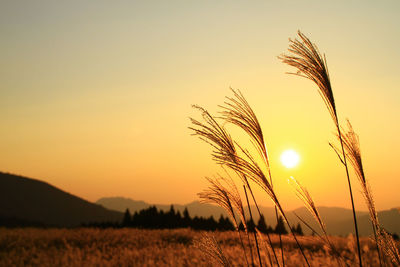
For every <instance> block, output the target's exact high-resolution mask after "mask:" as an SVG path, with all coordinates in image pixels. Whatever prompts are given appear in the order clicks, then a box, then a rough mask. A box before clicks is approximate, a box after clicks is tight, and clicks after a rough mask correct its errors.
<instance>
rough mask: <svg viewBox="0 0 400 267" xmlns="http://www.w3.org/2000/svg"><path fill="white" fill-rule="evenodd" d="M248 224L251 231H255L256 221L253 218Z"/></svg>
mask: <svg viewBox="0 0 400 267" xmlns="http://www.w3.org/2000/svg"><path fill="white" fill-rule="evenodd" d="M246 224H247V230H248V231H249V232H254V231H255V230H256V224H255V223H254V221H253V219H249V220H248V221H247V223H246Z"/></svg>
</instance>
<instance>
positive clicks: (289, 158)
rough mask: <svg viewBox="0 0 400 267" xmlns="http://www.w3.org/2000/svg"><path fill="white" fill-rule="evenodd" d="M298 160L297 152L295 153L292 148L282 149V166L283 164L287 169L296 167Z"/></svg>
mask: <svg viewBox="0 0 400 267" xmlns="http://www.w3.org/2000/svg"><path fill="white" fill-rule="evenodd" d="M299 161H300V156H299V154H297V152H296V151H294V150H292V149H288V150H285V151H283V153H282V155H281V162H282V164H283V166H285V167H286V168H288V169H291V168H293V167H296V166H297V164H299Z"/></svg>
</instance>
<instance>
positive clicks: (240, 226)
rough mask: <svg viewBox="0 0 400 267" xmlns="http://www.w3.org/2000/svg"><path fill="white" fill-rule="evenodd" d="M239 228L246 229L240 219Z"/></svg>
mask: <svg viewBox="0 0 400 267" xmlns="http://www.w3.org/2000/svg"><path fill="white" fill-rule="evenodd" d="M239 230H240V231H244V225H243V223H242V221H240V223H239Z"/></svg>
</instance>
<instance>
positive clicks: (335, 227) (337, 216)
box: [96, 197, 400, 236]
mask: <svg viewBox="0 0 400 267" xmlns="http://www.w3.org/2000/svg"><path fill="white" fill-rule="evenodd" d="M96 203H97V204H100V205H102V206H104V207H106V208H108V209H113V210H117V211H120V212H123V211H125V210H126V209H127V208H128V209H129V210H130V212H131V213H133V212H135V211H139V210H141V209H145V208H148V207H150V206H153V205H151V204H149V203H146V202H144V201H135V200H132V199H129V198H121V197H108V198H101V199H99V200H98V201H96ZM154 206H156V207H157V208H158V209H160V210H164V211H167V210H169V209H170V205H160V204H156V205H154ZM185 207H187V209H188V211H189V214H190V216H192V217H194V216H202V217H209V216H214V218H218V217H219V216H220V215H221V214H223V215H224V216H226V213H225V211H224V210H223V209H222V208H221V207H218V206H215V205H211V204H202V203H200V202H198V201H194V202H191V203H189V204H187V205H180V204H174V209H175V210H177V211H180V212H182V211H183V210H184V209H185ZM259 208H260V211H261V213H262V214H263V215H264V217H265V220H266V222H267V224H268V225H272V226H275V225H276V218H275V209H274V208H272V207H263V206H260V207H259ZM245 210H246V217H247V218H249V213H248V208H246V209H245ZM251 211H252V214H253V216H254V220H255V221H257V220H258V218H259V216H258V212H257V209H256V207H255V206H251ZM318 211H319V213H320V215H321V217H322V219H323V221H324V223H325V225H326V228H327V231H328V233H329V234H331V235H342V236H345V235H348V234H349V233H352V232H354V226H353V212H352V210H351V209H346V208H339V207H318ZM296 215H298V216H299V217H301V218H302V219H303V220H305V221H306V222H307V223H308V224H309V225H310V226H311V227H313V228H314V229H315V230H319V227H318V225H317V223H316V222H315V220H314V219H313V217H312V215H311V214H310V213H309V211H308V210H307V209H306V208H305V207H302V208H298V209H295V210H292V211H288V212H287V217H288V220H289V221H290V223H291V224H292V225H295V224H297V223H299V222H300V220H299V219H298V218H297V216H296ZM356 216H357V222H358V226H359V231H360V234H361V235H363V236H366V235H371V234H372V228H371V223H370V220H369V214H368V212H365V211H357V212H356ZM378 218H379V220H380V223H381V225H382V226H383V227H384V228H385V229H386V230H387V231H389V232H391V233H397V234H400V209H399V208H395V209H391V210H383V211H380V212H378ZM302 226H303V231H304V233H306V234H310V233H311V230H309V229H308V228H307V227H306V226H304V225H302Z"/></svg>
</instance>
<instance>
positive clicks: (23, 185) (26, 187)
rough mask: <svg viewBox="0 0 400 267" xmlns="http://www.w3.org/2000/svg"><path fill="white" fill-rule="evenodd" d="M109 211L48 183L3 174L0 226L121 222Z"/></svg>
mask: <svg viewBox="0 0 400 267" xmlns="http://www.w3.org/2000/svg"><path fill="white" fill-rule="evenodd" d="M122 218H123V214H122V213H121V212H117V211H113V210H108V209H106V208H104V207H102V206H100V205H97V204H94V203H91V202H88V201H86V200H84V199H81V198H79V197H76V196H74V195H72V194H69V193H67V192H64V191H62V190H60V189H58V188H56V187H54V186H52V185H50V184H48V183H46V182H42V181H39V180H36V179H31V178H26V177H22V176H18V175H12V174H8V173H3V172H0V225H5V226H28V225H32V226H63V227H74V226H79V225H81V224H82V223H89V222H93V221H95V222H120V221H121V220H122Z"/></svg>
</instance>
